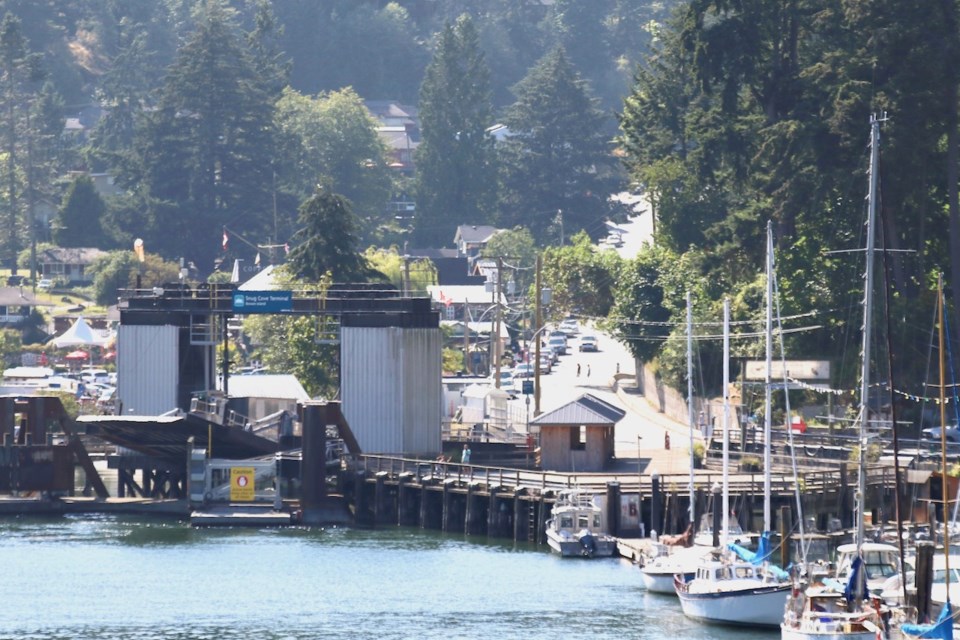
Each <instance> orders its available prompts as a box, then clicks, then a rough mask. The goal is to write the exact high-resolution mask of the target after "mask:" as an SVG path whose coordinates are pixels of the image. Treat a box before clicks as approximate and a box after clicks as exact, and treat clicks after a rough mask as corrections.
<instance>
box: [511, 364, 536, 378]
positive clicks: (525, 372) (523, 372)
mask: <svg viewBox="0 0 960 640" xmlns="http://www.w3.org/2000/svg"><path fill="white" fill-rule="evenodd" d="M533 374H534V370H533V365H532V364H530V363H529V362H522V363H520V364H518V365H517V366H515V367H514V368H513V377H514V378H532V377H533Z"/></svg>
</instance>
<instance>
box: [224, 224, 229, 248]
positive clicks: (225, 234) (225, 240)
mask: <svg viewBox="0 0 960 640" xmlns="http://www.w3.org/2000/svg"><path fill="white" fill-rule="evenodd" d="M229 240H230V238H228V237H227V228H226V227H224V228H223V250H224V251H226V250H227V241H229Z"/></svg>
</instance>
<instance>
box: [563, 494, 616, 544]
mask: <svg viewBox="0 0 960 640" xmlns="http://www.w3.org/2000/svg"><path fill="white" fill-rule="evenodd" d="M598 500H599V498H598V497H595V496H592V495H590V494H588V493H585V492H583V491H581V490H579V489H570V490H566V491H561V492H560V493H559V494H558V495H557V501H556V503H555V504H554V505H553V514H552V517H551V518H550V519H549V520H547V524H546V530H547V544H549V545H550V548H551V549H552V550H554V551H556V552H557V553H559V554H560V555H561V556H562V557H564V558H595V557H602V558H608V557H610V556H612V555H613V554H614V553H616V551H617V539H616V538H615V537H613V536H611V535H609V534H607V533H606V531H605V527H604V517H603V509H601V508H600V505H599V504H597V502H598Z"/></svg>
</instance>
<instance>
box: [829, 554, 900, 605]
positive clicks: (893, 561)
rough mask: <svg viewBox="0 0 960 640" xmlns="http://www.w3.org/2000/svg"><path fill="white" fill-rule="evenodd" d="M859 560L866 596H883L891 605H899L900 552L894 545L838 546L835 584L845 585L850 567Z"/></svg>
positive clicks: (848, 579) (849, 574) (850, 570)
mask: <svg viewBox="0 0 960 640" xmlns="http://www.w3.org/2000/svg"><path fill="white" fill-rule="evenodd" d="M858 557H859V558H862V563H863V564H862V566H863V572H864V573H863V579H864V588H865V592H866V593H869V594H877V595H882V596H883V597H884V599H885V600H887V601H888V602H890V603H891V604H894V602H897V603H902V602H903V589H902V587H901V585H900V550H899V549H898V548H897V547H896V546H894V545H891V544H885V543H882V542H864V543H863V544H860V545H857V544H855V543H850V544H842V545H840V546H839V547H837V572H836V580H837V582H838V583H840V584H847V583H848V582H849V581H850V576H851V574H852V568H853V563H854V560H855V559H856V558H858Z"/></svg>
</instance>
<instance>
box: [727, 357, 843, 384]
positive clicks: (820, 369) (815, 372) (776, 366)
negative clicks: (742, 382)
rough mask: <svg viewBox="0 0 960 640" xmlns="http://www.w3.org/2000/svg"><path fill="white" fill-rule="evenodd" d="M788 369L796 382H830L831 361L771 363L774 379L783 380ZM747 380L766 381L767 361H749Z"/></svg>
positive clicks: (746, 373)
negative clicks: (784, 371)
mask: <svg viewBox="0 0 960 640" xmlns="http://www.w3.org/2000/svg"><path fill="white" fill-rule="evenodd" d="M784 367H786V370H787V377H788V378H793V379H794V380H819V381H827V380H830V361H829V360H787V361H786V362H783V361H780V360H774V361H773V362H772V363H771V367H770V368H771V370H772V372H773V373H772V378H773V379H774V380H782V379H783V375H784V373H783V370H784ZM745 377H746V379H747V380H766V377H767V363H766V361H765V360H747V370H746V372H745Z"/></svg>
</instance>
